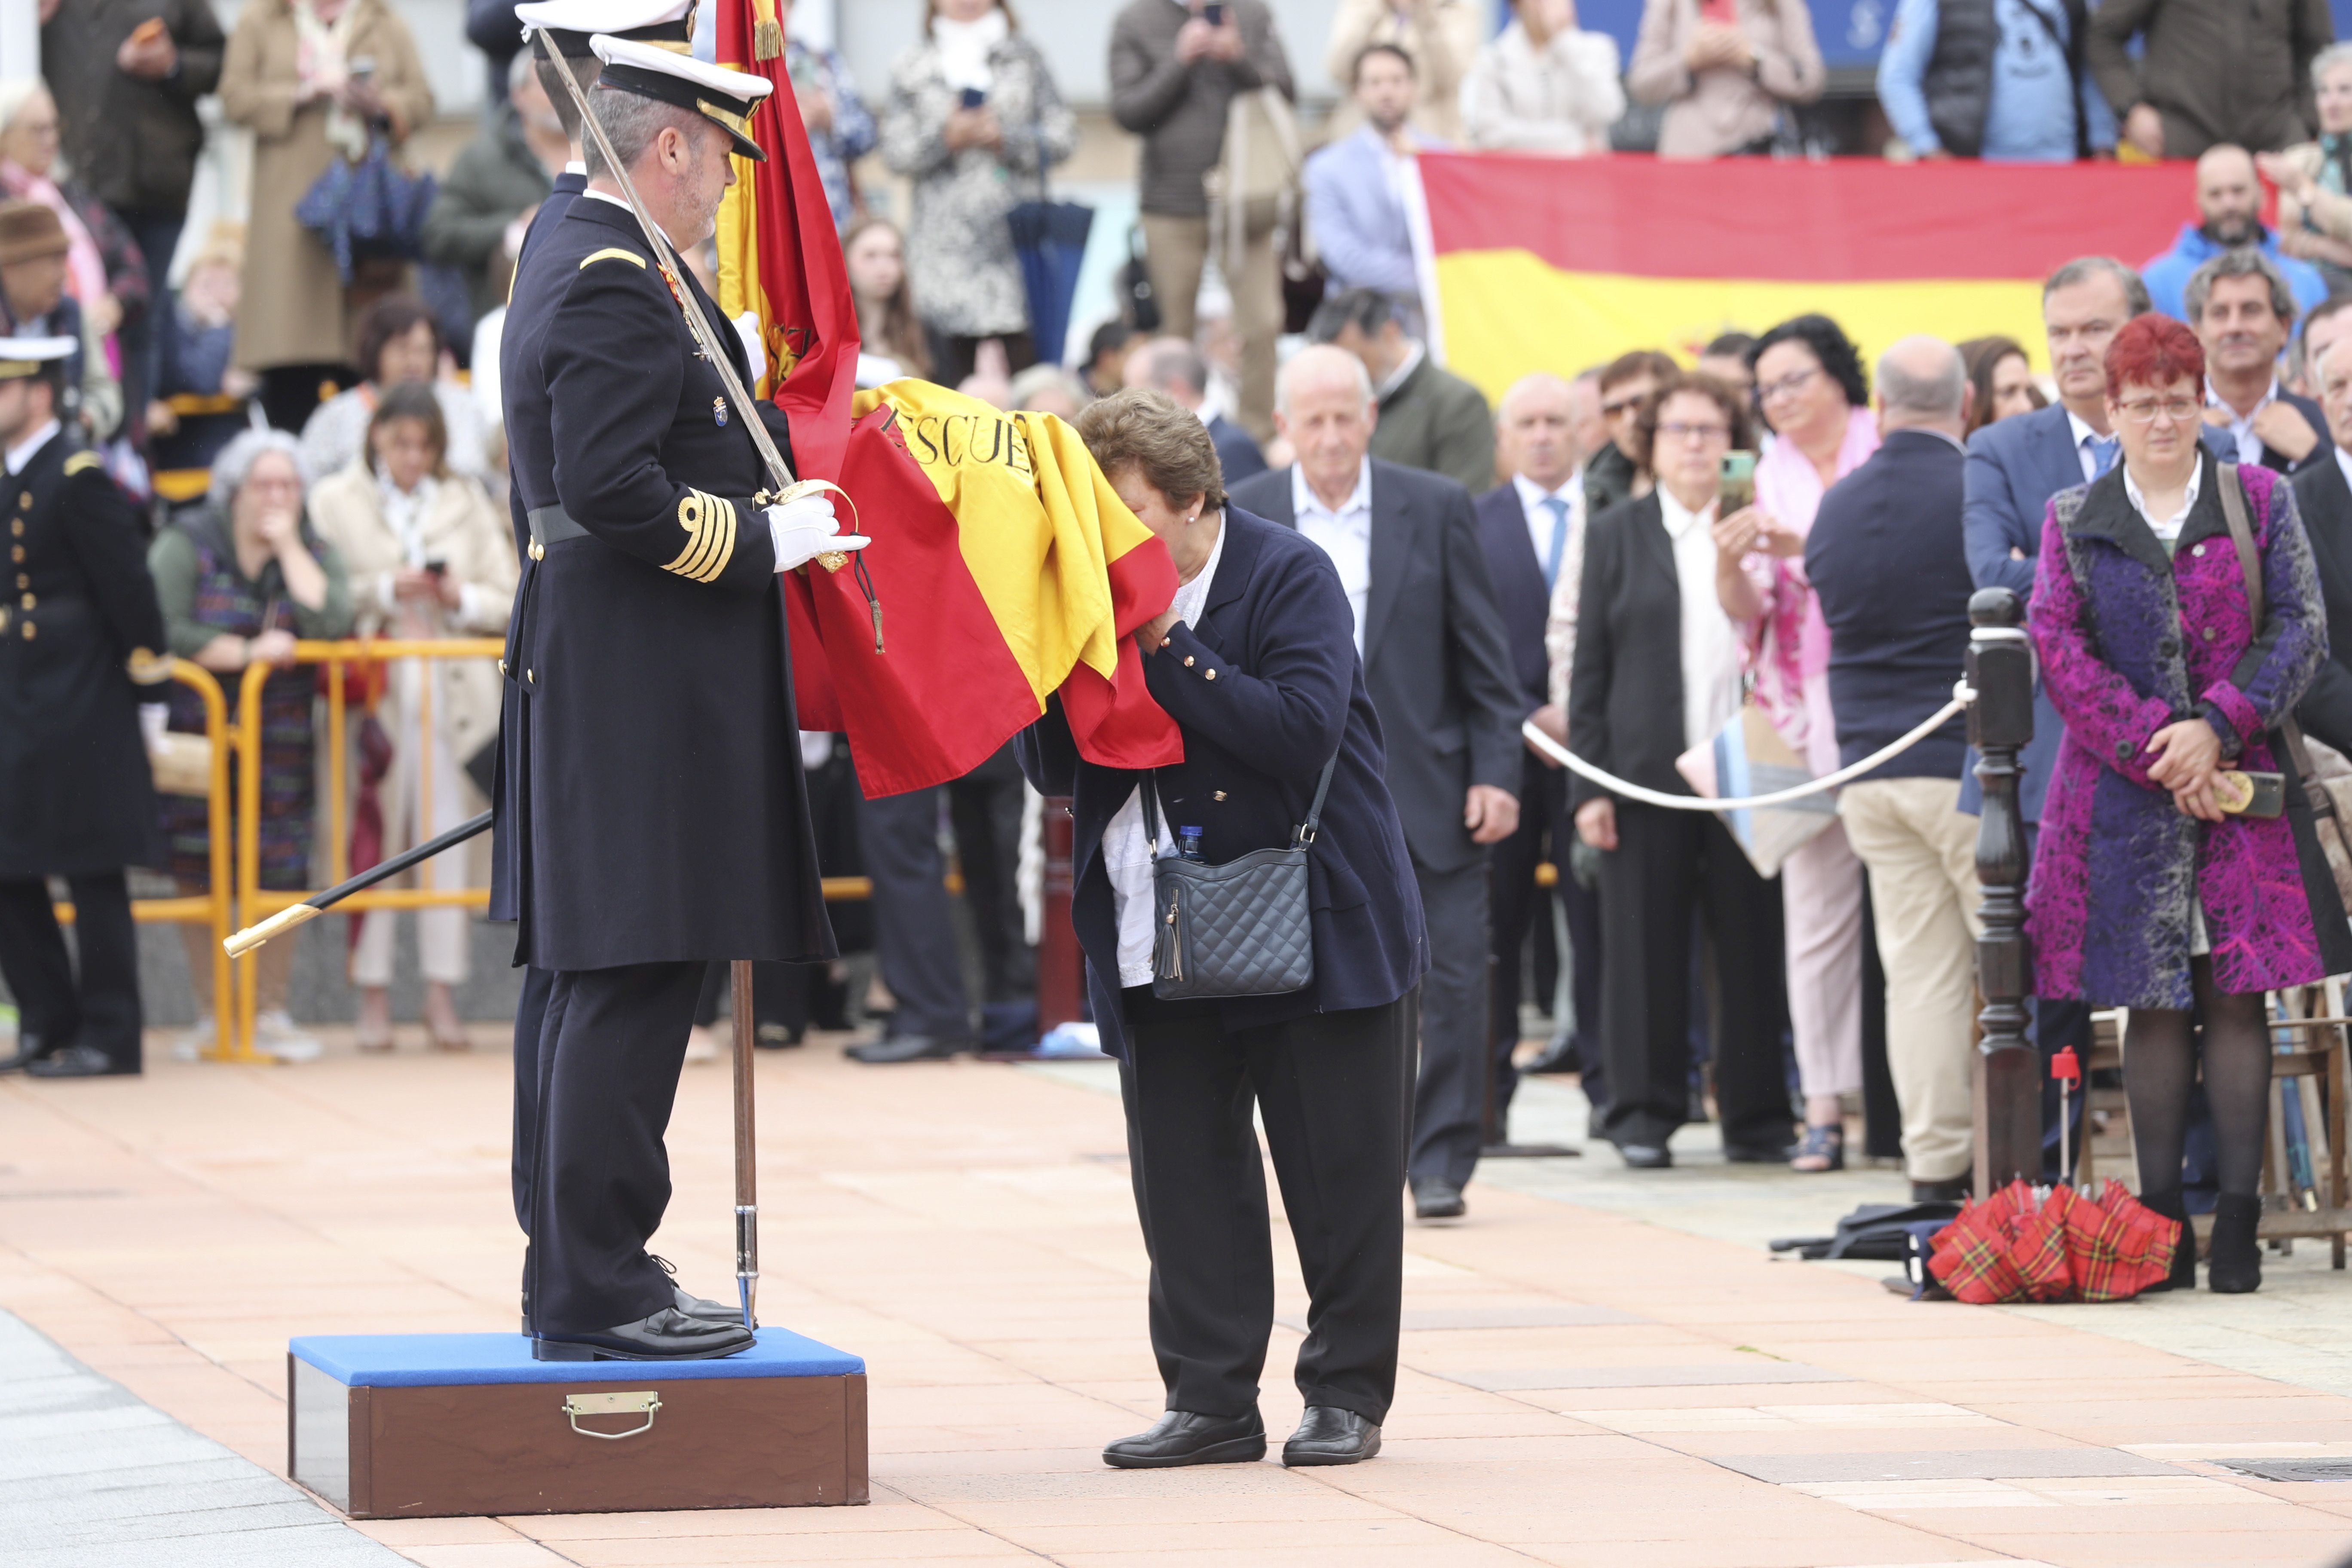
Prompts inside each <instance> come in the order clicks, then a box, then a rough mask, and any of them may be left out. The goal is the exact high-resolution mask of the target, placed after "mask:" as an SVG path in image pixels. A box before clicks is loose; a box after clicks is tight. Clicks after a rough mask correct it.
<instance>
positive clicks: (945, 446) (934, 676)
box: [718, 0, 1184, 796]
mask: <svg viewBox="0 0 2352 1568" xmlns="http://www.w3.org/2000/svg"><path fill="white" fill-rule="evenodd" d="M759 4H760V0H720V5H719V15H718V23H719V47H718V56H719V62H720V63H721V64H724V65H730V66H732V67H734V68H736V69H739V70H748V71H751V72H753V73H755V74H758V75H761V76H764V77H766V78H768V79H770V80H771V81H772V82H774V83H775V91H774V92H773V93H772V95H770V97H769V98H768V99H767V100H765V101H764V102H763V103H761V105H760V106H759V109H758V110H757V111H756V112H755V113H754V114H753V115H752V117H751V134H752V137H753V139H754V140H756V141H757V142H759V143H760V146H761V150H762V151H764V152H765V153H767V154H768V161H767V162H766V163H753V162H751V160H749V159H746V158H737V159H736V160H735V184H733V185H732V186H731V187H730V189H729V190H728V193H727V196H726V199H725V201H724V202H723V204H722V205H720V208H719V304H720V308H721V309H723V310H725V311H726V312H727V313H728V314H729V315H730V316H734V315H738V314H740V312H742V311H744V310H752V311H756V312H757V313H758V316H759V320H760V327H761V340H762V342H764V344H765V345H766V348H767V351H768V363H769V367H770V369H769V374H768V376H767V378H766V379H765V380H763V381H762V383H761V386H760V387H759V388H758V391H759V392H760V393H761V395H766V396H771V397H772V398H773V399H774V400H775V402H776V405H778V406H779V407H781V408H782V409H783V411H784V412H785V414H786V415H787V416H789V418H790V420H791V423H792V436H793V460H794V461H795V462H796V463H797V464H798V465H799V468H800V472H799V473H798V474H797V475H796V476H795V477H796V478H799V479H829V480H831V481H833V482H834V483H835V484H837V485H839V486H840V487H841V489H842V491H843V492H844V494H845V496H846V498H847V499H846V500H845V501H843V500H838V499H836V501H835V505H836V506H837V507H838V508H839V510H841V512H842V513H843V514H844V521H845V524H846V525H847V526H848V527H849V529H850V531H855V532H859V533H864V534H866V535H867V536H868V537H869V538H871V539H872V540H873V543H872V544H870V545H868V546H867V547H866V551H865V552H864V559H865V563H866V569H867V571H868V573H869V574H870V575H871V577H872V581H873V584H874V591H875V596H876V598H877V600H878V602H879V604H880V605H881V609H882V615H881V618H880V621H879V624H877V619H876V617H875V616H874V614H873V613H872V612H871V611H870V610H869V607H868V605H867V604H866V597H865V595H864V594H863V592H862V591H861V589H860V587H859V585H858V584H857V582H856V574H855V573H853V572H851V571H848V570H844V571H842V572H839V573H827V572H825V571H824V570H823V569H822V568H821V567H818V566H815V565H814V564H813V565H811V566H809V567H806V568H804V569H803V570H802V571H800V572H794V573H790V574H786V579H785V583H784V590H783V592H784V604H785V609H786V612H787V615H788V616H789V617H790V623H791V627H792V646H793V695H794V698H795V700H796V701H797V703H798V706H799V709H800V721H801V723H802V725H803V727H805V728H807V729H811V730H829V731H835V732H839V733H845V734H846V735H847V736H848V737H849V749H850V754H851V756H852V758H853V759H854V760H855V761H856V764H857V780H858V784H859V786H860V787H861V788H862V789H863V790H864V791H865V793H866V795H868V796H881V795H897V794H900V793H902V792H905V791H908V790H915V789H922V788H925V787H927V786H929V785H931V784H942V783H945V782H946V781H947V780H949V779H952V778H958V777H961V775H963V774H964V773H970V772H971V770H972V769H973V768H975V767H978V766H979V765H980V764H981V763H983V762H985V761H987V759H988V758H989V756H990V755H991V754H992V752H995V751H996V750H997V748H998V747H1000V746H1002V745H1003V744H1004V742H1006V741H1008V740H1010V739H1011V738H1012V737H1013V735H1014V734H1015V733H1017V732H1018V731H1021V730H1022V729H1024V727H1026V726H1027V725H1029V724H1031V723H1034V721H1036V719H1037V717H1038V716H1039V715H1040V714H1041V713H1043V712H1044V711H1045V702H1046V700H1047V699H1048V698H1049V697H1052V696H1054V695H1056V694H1058V695H1059V696H1060V697H1061V699H1062V706H1063V710H1064V711H1065V712H1066V714H1067V715H1068V717H1069V721H1070V728H1071V731H1072V733H1073V735H1074V736H1075V737H1076V741H1077V744H1078V750H1079V752H1080V754H1082V755H1083V756H1085V757H1086V758H1087V760H1088V761H1089V762H1094V763H1102V764H1104V765H1106V766H1110V767H1121V768H1149V767H1160V766H1163V765H1166V764H1168V763H1176V762H1181V761H1182V760H1183V754H1184V753H1183V744H1182V742H1181V738H1180V737H1179V734H1178V732H1177V729H1176V725H1175V722H1174V721H1172V720H1171V719H1170V718H1169V717H1168V715H1167V714H1166V713H1165V712H1163V711H1162V710H1160V707H1159V705H1158V704H1157V703H1155V702H1153V701H1152V700H1151V697H1150V693H1149V692H1147V691H1146V690H1145V689H1144V685H1143V666H1142V658H1141V656H1140V655H1139V653H1138V651H1137V649H1136V646H1135V641H1134V638H1133V637H1132V636H1131V635H1130V634H1132V633H1133V632H1134V631H1135V630H1136V629H1137V628H1139V627H1140V626H1142V625H1143V624H1144V623H1145V622H1146V621H1149V620H1150V619H1151V617H1152V616H1156V615H1158V614H1159V613H1160V611H1162V610H1164V609H1166V608H1167V607H1168V605H1169V602H1170V600H1171V599H1172V598H1173V597H1174V596H1175V593H1176V569H1175V565H1174V563H1172V562H1171V560H1170V559H1169V556H1168V550H1167V547H1166V546H1165V545H1163V544H1161V543H1160V541H1159V540H1158V539H1157V538H1156V537H1154V536H1153V534H1152V533H1151V531H1150V530H1149V529H1147V528H1145V527H1144V526H1143V524H1142V523H1141V522H1139V521H1137V520H1136V517H1135V514H1134V513H1133V512H1131V511H1129V510H1128V509H1127V506H1126V504H1125V503H1124V502H1122V501H1121V500H1119V499H1118V492H1117V491H1115V490H1113V489H1111V488H1110V484H1109V482H1108V480H1107V479H1105V478H1104V477H1103V474H1102V471H1101V469H1100V468H1097V467H1096V465H1095V462H1094V459H1093V458H1092V457H1090V456H1089V455H1088V454H1087V449H1086V447H1085V444H1084V443H1082V442H1081V441H1079V439H1078V438H1077V435H1076V432H1075V431H1073V430H1071V429H1070V428H1069V427H1068V426H1066V425H1064V424H1063V423H1062V422H1061V421H1060V420H1058V419H1055V418H1054V417H1052V416H1047V415H1042V414H1003V413H1000V412H999V411H998V410H997V409H995V408H994V407H992V406H991V405H988V404H986V403H983V402H981V401H980V400H979V399H977V398H972V397H967V396H964V395H961V394H959V393H954V392H950V391H948V390H946V389H945V388H942V387H937V386H932V385H929V384H926V383H923V382H918V381H901V382H895V383H893V384H890V385H888V386H886V387H883V388H881V389H879V390H878V391H869V392H864V393H860V392H857V391H856V368H857V312H856V309H855V307H854V305H853V304H852V301H851V298H850V293H849V280H848V277H847V273H846V271H845V268H844V265H843V262H842V256H841V241H840V239H839V237H837V236H836V235H835V232H834V226H833V216H832V212H831V210H830V209H829V208H828V206H827V205H826V203H825V197H824V185H823V184H822V182H821V181H820V180H819V179H818V176H817V173H816V164H815V160H814V156H813V155H812V153H811V152H810V149H809V142H808V132H806V130H805V129H804V128H803V126H802V124H801V119H800V115H799V113H798V112H797V110H796V109H795V107H794V105H795V100H794V97H793V82H792V78H791V75H790V73H789V72H788V70H787V69H786V68H785V64H784V59H783V58H782V38H781V35H780V34H778V33H777V32H776V25H775V21H774V7H773V6H772V5H768V7H767V9H768V13H769V14H768V16H767V17H766V18H764V20H763V18H762V17H761V16H760V15H759V13H758V9H757V6H758V5H759ZM763 28H764V31H763ZM755 46H757V47H755ZM763 55H764V57H765V58H761V57H762V56H763Z"/></svg>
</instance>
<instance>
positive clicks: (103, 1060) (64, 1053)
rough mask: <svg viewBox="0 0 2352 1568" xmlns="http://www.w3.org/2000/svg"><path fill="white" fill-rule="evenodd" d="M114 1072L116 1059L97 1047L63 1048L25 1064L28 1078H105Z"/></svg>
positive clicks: (76, 1046)
mask: <svg viewBox="0 0 2352 1568" xmlns="http://www.w3.org/2000/svg"><path fill="white" fill-rule="evenodd" d="M113 1070H114V1058H112V1057H110V1056H108V1055H107V1054H106V1053H105V1052H104V1051H101V1050H100V1049H99V1048H98V1047H96V1046H83V1045H72V1046H65V1047H59V1048H58V1049H57V1050H54V1051H51V1052H50V1053H49V1054H48V1055H47V1056H45V1057H35V1058H33V1059H32V1060H31V1061H29V1062H26V1064H25V1076H26V1077H27V1078H104V1077H106V1076H107V1075H108V1074H109V1073H111V1072H112V1071H113Z"/></svg>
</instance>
